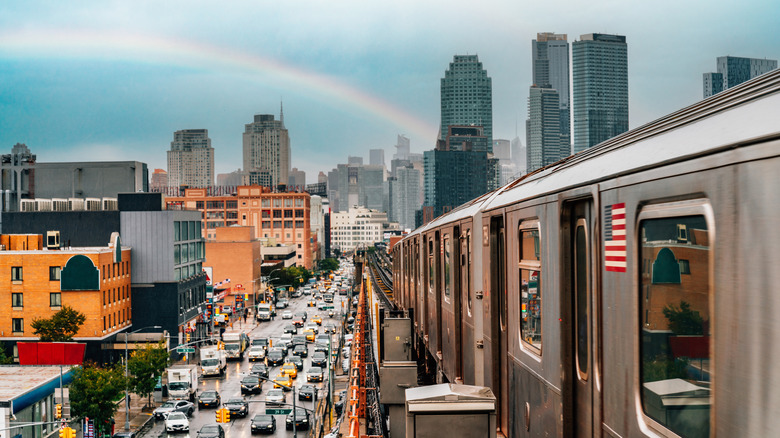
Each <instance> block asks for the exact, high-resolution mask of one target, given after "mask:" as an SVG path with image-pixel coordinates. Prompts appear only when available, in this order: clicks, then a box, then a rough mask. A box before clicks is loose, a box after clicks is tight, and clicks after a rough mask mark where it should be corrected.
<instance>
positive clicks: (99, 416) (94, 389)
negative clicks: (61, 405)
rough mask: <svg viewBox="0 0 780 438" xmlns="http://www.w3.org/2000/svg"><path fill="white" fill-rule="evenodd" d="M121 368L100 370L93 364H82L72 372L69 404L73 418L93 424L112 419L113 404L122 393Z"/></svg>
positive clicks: (123, 377)
mask: <svg viewBox="0 0 780 438" xmlns="http://www.w3.org/2000/svg"><path fill="white" fill-rule="evenodd" d="M124 373H125V372H124V368H123V367H121V366H119V365H117V366H114V367H112V368H100V367H98V366H97V365H96V364H94V363H85V364H84V366H83V367H80V368H76V369H75V370H74V378H73V382H72V383H71V384H70V403H71V408H72V409H73V416H74V417H76V418H84V417H89V418H90V419H93V420H96V421H95V423H96V424H104V423H105V422H106V421H109V420H111V419H112V418H114V414H115V413H116V410H117V404H116V401H115V400H117V399H118V398H119V396H120V394H122V393H123V392H124V390H125V382H126V380H125V375H124Z"/></svg>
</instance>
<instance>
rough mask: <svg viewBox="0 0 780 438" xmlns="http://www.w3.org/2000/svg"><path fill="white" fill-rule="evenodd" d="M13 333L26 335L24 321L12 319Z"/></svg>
mask: <svg viewBox="0 0 780 438" xmlns="http://www.w3.org/2000/svg"><path fill="white" fill-rule="evenodd" d="M11 331H12V332H14V333H24V319H22V318H12V319H11Z"/></svg>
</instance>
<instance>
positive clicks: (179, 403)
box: [152, 400, 195, 420]
mask: <svg viewBox="0 0 780 438" xmlns="http://www.w3.org/2000/svg"><path fill="white" fill-rule="evenodd" d="M194 410H195V405H194V404H193V403H192V402H189V401H187V400H169V401H167V402H165V403H163V404H162V405H160V407H159V408H157V409H155V410H154V412H153V413H152V414H153V415H154V419H155V420H163V419H165V417H167V416H168V414H169V413H171V412H182V413H184V414H186V415H187V416H191V415H192V412H193V411H194Z"/></svg>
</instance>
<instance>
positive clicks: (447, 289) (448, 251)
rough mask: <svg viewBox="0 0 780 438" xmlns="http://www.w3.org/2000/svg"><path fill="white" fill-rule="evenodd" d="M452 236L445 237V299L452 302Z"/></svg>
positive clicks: (446, 235)
mask: <svg viewBox="0 0 780 438" xmlns="http://www.w3.org/2000/svg"><path fill="white" fill-rule="evenodd" d="M450 244H451V242H450V235H449V234H445V235H444V299H445V300H446V301H447V302H449V301H450V283H451V281H452V279H451V277H450V258H451V257H452V247H451V246H450Z"/></svg>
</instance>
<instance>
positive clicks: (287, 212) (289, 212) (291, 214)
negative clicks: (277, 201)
mask: <svg viewBox="0 0 780 438" xmlns="http://www.w3.org/2000/svg"><path fill="white" fill-rule="evenodd" d="M284 217H285V218H288V217H290V218H291V217H293V211H292V210H285V211H284Z"/></svg>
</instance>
